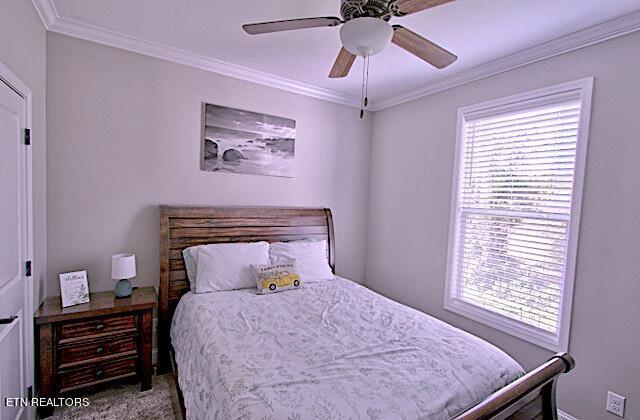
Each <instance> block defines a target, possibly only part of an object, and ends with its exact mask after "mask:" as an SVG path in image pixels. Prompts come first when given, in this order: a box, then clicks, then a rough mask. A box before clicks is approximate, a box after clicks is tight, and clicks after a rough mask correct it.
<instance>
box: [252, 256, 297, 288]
mask: <svg viewBox="0 0 640 420" xmlns="http://www.w3.org/2000/svg"><path fill="white" fill-rule="evenodd" d="M251 270H252V271H253V276H254V277H255V280H256V285H257V286H258V292H259V293H260V294H263V295H264V294H267V293H276V292H283V291H285V290H289V289H296V288H298V287H300V285H301V284H302V283H301V281H300V275H299V274H297V273H296V269H295V261H292V260H290V261H287V262H282V263H279V264H268V265H252V266H251Z"/></svg>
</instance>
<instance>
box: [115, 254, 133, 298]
mask: <svg viewBox="0 0 640 420" xmlns="http://www.w3.org/2000/svg"><path fill="white" fill-rule="evenodd" d="M135 276H136V256H135V254H126V253H123V254H115V255H114V256H112V257H111V278H112V279H113V280H119V281H118V283H116V289H115V295H116V297H118V298H124V297H129V296H131V292H132V290H133V289H132V287H131V282H130V281H129V279H132V278H134V277H135Z"/></svg>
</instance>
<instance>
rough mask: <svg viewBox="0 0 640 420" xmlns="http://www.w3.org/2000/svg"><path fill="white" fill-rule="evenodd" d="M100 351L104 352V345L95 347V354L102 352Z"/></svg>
mask: <svg viewBox="0 0 640 420" xmlns="http://www.w3.org/2000/svg"><path fill="white" fill-rule="evenodd" d="M102 353H104V347H98V348H97V349H96V354H102Z"/></svg>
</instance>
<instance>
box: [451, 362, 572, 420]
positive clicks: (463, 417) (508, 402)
mask: <svg viewBox="0 0 640 420" xmlns="http://www.w3.org/2000/svg"><path fill="white" fill-rule="evenodd" d="M574 366H575V361H574V360H573V357H571V355H570V354H569V353H558V354H556V355H555V356H553V357H552V358H551V359H549V361H548V362H546V363H544V364H542V365H540V366H538V367H537V368H535V369H534V370H532V371H531V372H529V373H527V374H526V375H524V376H523V377H522V378H520V379H518V380H517V381H514V382H512V383H510V384H509V385H507V386H505V387H504V388H502V389H500V390H498V391H496V392H494V393H493V394H491V395H490V396H489V397H487V398H486V399H485V400H484V401H482V402H481V403H479V404H478V405H476V406H475V407H473V408H470V409H469V410H467V411H465V412H464V413H462V414H460V415H459V416H458V417H456V418H455V419H456V420H474V419H496V420H499V419H513V420H521V419H522V420H524V419H527V420H529V419H542V420H556V419H557V418H558V414H557V411H558V410H557V408H556V384H557V382H558V377H559V376H560V374H562V373H566V372H569V371H570V370H571V369H573V368H574Z"/></svg>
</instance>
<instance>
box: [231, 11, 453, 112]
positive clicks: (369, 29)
mask: <svg viewBox="0 0 640 420" xmlns="http://www.w3.org/2000/svg"><path fill="white" fill-rule="evenodd" d="M450 1H453V0H342V3H341V7H340V13H341V15H342V19H340V18H338V17H314V18H305V19H292V20H280V21H274V22H263V23H253V24H248V25H244V26H243V28H244V30H245V31H246V32H247V33H248V34H250V35H260V34H266V33H272V32H280V31H289V30H294V29H305V28H318V27H324V26H339V25H342V28H340V39H341V40H342V44H343V47H342V49H341V50H340V53H339V54H338V58H337V59H336V61H335V63H334V65H333V68H332V69H331V72H330V73H329V77H331V78H339V77H346V76H347V75H348V74H349V71H350V70H351V67H352V66H353V63H354V61H355V59H356V57H357V56H361V57H364V58H365V61H367V60H368V58H369V57H370V56H372V55H376V54H379V53H381V52H382V51H383V50H384V49H385V48H386V47H387V46H388V45H389V44H390V43H392V42H393V43H394V44H396V45H398V46H399V47H401V48H403V49H405V50H406V51H408V52H410V53H411V54H413V55H415V56H417V57H419V58H421V59H422V60H424V61H426V62H427V63H429V64H431V65H432V66H434V67H436V68H438V69H443V68H445V67H447V66H448V65H450V64H451V63H453V62H454V61H456V59H457V57H456V56H455V55H454V54H452V53H451V52H449V51H447V50H446V49H444V48H442V47H440V46H439V45H437V44H435V43H433V42H431V41H429V40H428V39H426V38H423V37H422V36H420V35H418V34H416V33H415V32H413V31H410V30H409V29H407V28H405V27H403V26H401V25H391V24H390V23H389V20H390V19H391V18H392V17H401V16H406V15H409V14H412V13H417V12H421V11H423V10H426V9H430V8H432V7H436V6H439V5H441V4H444V3H448V2H450ZM366 67H368V63H366ZM365 77H366V76H365ZM363 84H364V83H363ZM365 106H366V105H365Z"/></svg>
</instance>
